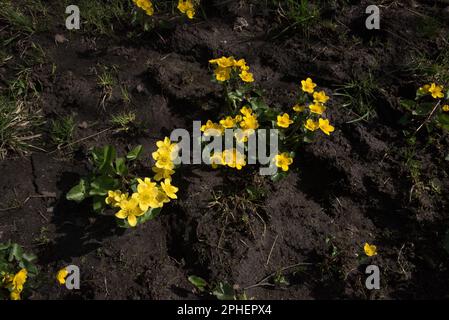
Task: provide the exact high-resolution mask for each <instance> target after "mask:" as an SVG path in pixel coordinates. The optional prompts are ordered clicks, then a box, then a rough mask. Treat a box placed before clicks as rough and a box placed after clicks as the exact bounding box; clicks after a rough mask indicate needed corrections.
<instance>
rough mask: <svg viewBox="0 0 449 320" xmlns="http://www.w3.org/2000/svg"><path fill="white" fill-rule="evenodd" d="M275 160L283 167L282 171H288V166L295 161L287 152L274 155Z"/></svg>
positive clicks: (277, 164) (278, 165)
mask: <svg viewBox="0 0 449 320" xmlns="http://www.w3.org/2000/svg"><path fill="white" fill-rule="evenodd" d="M274 161H275V164H276V166H277V167H279V168H281V169H282V171H288V166H289V165H291V164H292V163H293V158H292V157H290V155H289V154H288V153H287V152H283V153H281V154H277V155H276V156H275V157H274Z"/></svg>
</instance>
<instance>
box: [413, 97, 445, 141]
mask: <svg viewBox="0 0 449 320" xmlns="http://www.w3.org/2000/svg"><path fill="white" fill-rule="evenodd" d="M440 103H441V100H440V101H438V103H437V104H436V105H435V107H433V109H432V111H430V113H429V115H428V116H427V118H426V120H424V122H423V123H421V125H420V126H419V127H418V129H416V131H415V134H417V133H418V131H419V130H420V129H421V128H422V127H423V126H424V125H425V124H426V122H428V121H429V120H430V118H432V116H433V114H434V113H435V111H437V109H438V107H439V106H440Z"/></svg>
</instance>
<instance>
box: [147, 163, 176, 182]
mask: <svg viewBox="0 0 449 320" xmlns="http://www.w3.org/2000/svg"><path fill="white" fill-rule="evenodd" d="M151 170H153V172H154V173H155V175H154V180H156V181H160V180H163V179H171V176H172V174H174V173H175V171H174V170H170V169H164V168H158V167H156V166H154V167H153V168H151Z"/></svg>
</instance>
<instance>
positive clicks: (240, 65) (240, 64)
mask: <svg viewBox="0 0 449 320" xmlns="http://www.w3.org/2000/svg"><path fill="white" fill-rule="evenodd" d="M234 66H235V67H237V68H240V70H241V71H248V70H249V67H248V66H247V65H246V61H245V59H240V60H238V61H234Z"/></svg>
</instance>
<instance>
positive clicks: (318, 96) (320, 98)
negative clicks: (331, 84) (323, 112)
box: [313, 91, 329, 104]
mask: <svg viewBox="0 0 449 320" xmlns="http://www.w3.org/2000/svg"><path fill="white" fill-rule="evenodd" d="M328 100H329V97H328V96H327V95H326V92H324V91H320V92H314V93H313V102H315V103H322V104H324V103H326V102H327V101H328Z"/></svg>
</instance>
